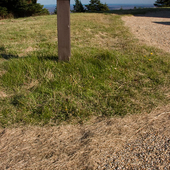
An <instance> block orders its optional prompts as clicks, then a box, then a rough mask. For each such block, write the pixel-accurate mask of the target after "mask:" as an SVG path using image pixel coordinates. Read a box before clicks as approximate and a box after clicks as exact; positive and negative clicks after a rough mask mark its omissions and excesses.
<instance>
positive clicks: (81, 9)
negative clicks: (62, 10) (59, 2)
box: [73, 0, 85, 12]
mask: <svg viewBox="0 0 170 170" xmlns="http://www.w3.org/2000/svg"><path fill="white" fill-rule="evenodd" d="M73 8H74V12H85V9H84V7H83V5H82V3H81V1H80V0H75V5H73Z"/></svg>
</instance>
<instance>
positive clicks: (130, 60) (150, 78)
mask: <svg viewBox="0 0 170 170" xmlns="http://www.w3.org/2000/svg"><path fill="white" fill-rule="evenodd" d="M0 22H3V24H1V27H0V39H1V42H0V94H5V96H6V97H2V95H1V96H0V126H2V127H6V126H9V125H13V124H16V123H17V124H37V125H45V124H50V125H55V124H59V123H60V122H63V121H67V122H71V121H76V122H80V123H81V122H83V121H84V120H87V119H88V118H90V117H91V116H94V115H95V116H114V115H122V116H123V115H126V114H128V113H130V114H136V113H141V112H149V111H150V110H151V109H153V108H155V107H157V106H160V105H163V104H166V103H168V102H169V98H168V97H167V95H166V94H167V93H169V87H170V82H169V80H170V58H169V57H170V54H169V53H165V52H163V51H161V50H158V49H156V48H152V47H147V46H141V45H139V43H138V40H136V39H135V38H134V37H133V36H132V35H131V34H130V32H129V30H128V29H127V28H126V27H124V25H123V22H122V20H121V17H120V16H119V15H110V14H109V15H105V14H71V41H72V42H71V44H72V56H71V60H70V62H58V56H57V53H58V52H57V27H56V25H57V20H56V16H54V15H53V16H39V17H30V18H21V19H9V20H3V21H0ZM151 53H152V54H151Z"/></svg>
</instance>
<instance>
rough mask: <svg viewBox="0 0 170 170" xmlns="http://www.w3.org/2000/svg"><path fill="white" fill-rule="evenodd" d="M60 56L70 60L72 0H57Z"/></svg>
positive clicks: (62, 59) (63, 59)
mask: <svg viewBox="0 0 170 170" xmlns="http://www.w3.org/2000/svg"><path fill="white" fill-rule="evenodd" d="M57 28H58V57H59V60H60V61H69V58H70V56H71V43H70V0H57Z"/></svg>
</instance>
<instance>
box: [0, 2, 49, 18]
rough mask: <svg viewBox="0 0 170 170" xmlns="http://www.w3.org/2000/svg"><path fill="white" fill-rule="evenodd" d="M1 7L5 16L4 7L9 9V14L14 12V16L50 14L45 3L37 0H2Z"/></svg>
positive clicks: (0, 11) (0, 10)
mask: <svg viewBox="0 0 170 170" xmlns="http://www.w3.org/2000/svg"><path fill="white" fill-rule="evenodd" d="M0 7H1V8H0V16H3V15H2V14H1V13H2V12H3V11H4V8H6V9H7V13H8V14H9V13H12V14H13V15H14V17H26V16H32V15H42V14H49V12H48V10H47V9H45V8H43V7H44V6H43V5H40V4H39V3H37V0H0ZM2 8H3V10H2ZM3 13H4V12H3Z"/></svg>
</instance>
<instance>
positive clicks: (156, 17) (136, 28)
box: [122, 11, 170, 52]
mask: <svg viewBox="0 0 170 170" xmlns="http://www.w3.org/2000/svg"><path fill="white" fill-rule="evenodd" d="M122 20H123V21H124V22H125V26H127V27H129V28H130V30H131V32H132V33H133V34H134V35H135V36H136V37H137V38H138V39H139V40H140V42H142V43H145V44H147V45H150V46H154V47H158V48H160V49H163V50H164V51H166V52H170V11H160V12H155V13H147V14H145V15H143V16H142V15H141V16H124V17H122Z"/></svg>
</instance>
